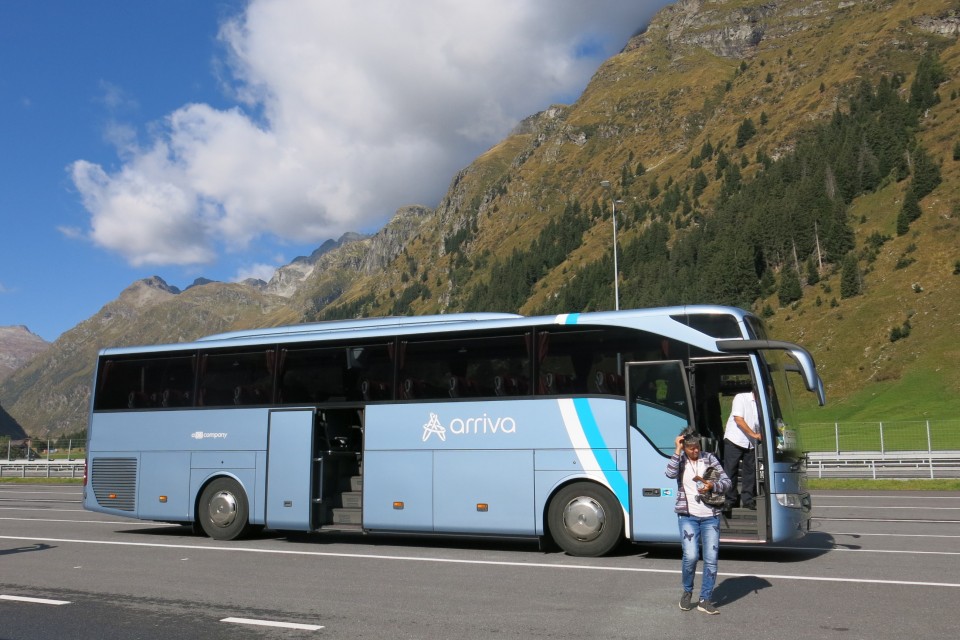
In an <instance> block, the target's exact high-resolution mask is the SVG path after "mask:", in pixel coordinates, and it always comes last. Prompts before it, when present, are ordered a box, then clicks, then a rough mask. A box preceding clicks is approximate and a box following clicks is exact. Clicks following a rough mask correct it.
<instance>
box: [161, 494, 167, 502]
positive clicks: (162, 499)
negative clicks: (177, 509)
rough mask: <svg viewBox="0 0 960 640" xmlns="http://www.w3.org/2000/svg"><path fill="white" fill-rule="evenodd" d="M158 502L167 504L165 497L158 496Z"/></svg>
mask: <svg viewBox="0 0 960 640" xmlns="http://www.w3.org/2000/svg"><path fill="white" fill-rule="evenodd" d="M160 502H162V503H164V504H166V502H167V496H160Z"/></svg>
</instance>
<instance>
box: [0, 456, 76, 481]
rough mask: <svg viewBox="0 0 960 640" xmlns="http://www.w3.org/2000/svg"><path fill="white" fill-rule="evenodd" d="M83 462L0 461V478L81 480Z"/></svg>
mask: <svg viewBox="0 0 960 640" xmlns="http://www.w3.org/2000/svg"><path fill="white" fill-rule="evenodd" d="M85 466H86V463H85V461H84V460H71V461H66V460H34V461H27V462H24V461H14V462H6V461H3V460H0V478H82V477H83V470H84V468H85Z"/></svg>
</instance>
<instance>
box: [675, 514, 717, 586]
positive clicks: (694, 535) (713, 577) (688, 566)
mask: <svg viewBox="0 0 960 640" xmlns="http://www.w3.org/2000/svg"><path fill="white" fill-rule="evenodd" d="M679 520H680V545H681V546H682V547H683V590H684V591H690V592H692V591H693V577H694V574H696V572H697V559H698V557H699V555H700V553H699V551H700V546H701V541H702V543H703V583H702V584H701V585H700V599H701V600H710V598H711V597H712V596H713V585H714V584H715V583H716V581H717V555H718V554H719V552H720V516H708V517H706V518H700V517H697V516H679Z"/></svg>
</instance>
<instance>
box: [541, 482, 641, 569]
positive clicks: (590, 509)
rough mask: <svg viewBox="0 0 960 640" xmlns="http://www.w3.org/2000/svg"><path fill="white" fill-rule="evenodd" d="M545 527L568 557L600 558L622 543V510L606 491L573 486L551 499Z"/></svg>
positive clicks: (590, 485) (585, 484) (595, 486)
mask: <svg viewBox="0 0 960 640" xmlns="http://www.w3.org/2000/svg"><path fill="white" fill-rule="evenodd" d="M547 526H548V527H549V529H550V537H552V538H553V540H554V542H556V543H557V545H558V546H559V547H560V548H561V549H563V550H564V551H566V552H567V553H568V554H570V555H571V556H586V557H597V556H602V555H605V554H607V553H609V552H610V551H612V550H613V549H615V548H616V547H617V545H619V544H620V543H621V542H622V541H623V507H621V506H620V502H619V501H618V500H617V499H616V498H615V497H614V496H613V494H612V493H610V491H609V490H608V489H607V488H606V487H603V486H601V485H598V484H595V483H592V482H575V483H573V484H570V485H567V486H566V487H564V488H562V489H560V491H558V492H557V493H556V494H555V495H554V496H553V499H552V500H551V501H550V506H549V507H548V508H547Z"/></svg>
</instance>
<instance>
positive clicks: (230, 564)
mask: <svg viewBox="0 0 960 640" xmlns="http://www.w3.org/2000/svg"><path fill="white" fill-rule="evenodd" d="M814 514H815V521H814V528H815V531H814V532H812V533H811V534H810V535H808V536H806V537H805V538H803V539H801V540H798V541H796V542H794V543H791V544H787V545H778V546H776V547H764V548H757V547H733V546H732V545H725V546H723V548H722V549H721V555H720V576H719V578H718V586H717V588H716V591H715V593H714V596H715V599H716V600H717V603H718V605H719V606H720V608H721V609H720V610H721V614H720V615H719V616H707V615H705V614H703V613H700V612H697V611H696V610H694V611H690V612H682V611H680V609H679V608H678V606H677V600H678V598H679V596H680V588H679V581H680V576H679V565H680V561H679V547H678V546H674V545H656V546H632V545H626V546H625V548H624V549H623V551H622V552H620V553H619V554H617V555H615V556H612V557H606V558H599V559H593V558H572V557H569V556H566V555H564V554H562V553H559V552H553V553H545V552H542V551H540V550H539V548H538V547H537V545H536V544H535V543H530V542H519V541H504V540H497V541H489V540H481V541H477V540H463V539H449V538H444V539H433V538H410V537H403V538H400V537H391V536H375V537H374V536H342V535H340V536H333V535H312V534H311V535H307V534H304V535H298V536H294V537H292V538H288V537H283V536H277V535H272V534H271V533H270V532H267V533H265V534H263V535H261V536H259V537H257V538H254V539H249V540H243V541H237V542H216V541H213V540H210V539H207V538H201V537H196V536H193V535H192V534H191V533H190V531H189V530H187V529H186V528H183V527H177V526H170V525H164V524H150V523H143V522H138V521H134V520H124V519H122V518H114V517H111V516H105V515H103V514H95V513H89V512H86V511H83V510H82V509H81V507H80V488H79V487H76V486H67V487H54V486H40V485H0V639H4V640H6V639H10V640H14V639H15V640H21V639H33V638H57V639H64V638H66V639H73V638H77V639H85V638H91V639H93V638H96V639H111V638H118V639H119V638H123V639H129V638H144V639H154V638H390V639H398V638H457V639H460V638H463V639H473V638H491V637H496V638H604V639H607V638H650V639H654V638H656V639H660V638H683V639H684V640H690V639H691V638H706V637H710V638H791V639H792V638H827V639H829V638H843V639H848V638H869V639H870V640H885V639H890V640H893V639H897V640H899V639H900V638H903V637H911V638H948V637H950V638H953V637H955V635H956V622H955V619H954V616H953V614H954V609H955V606H956V605H955V603H956V602H958V601H960V493H956V492H953V493H921V492H817V493H815V511H814ZM697 583H698V585H699V577H698V580H697ZM244 621H256V622H257V623H258V624H252V623H250V622H244ZM268 623H269V624H278V623H279V624H287V625H300V626H299V627H276V626H262V625H264V624H268Z"/></svg>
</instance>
